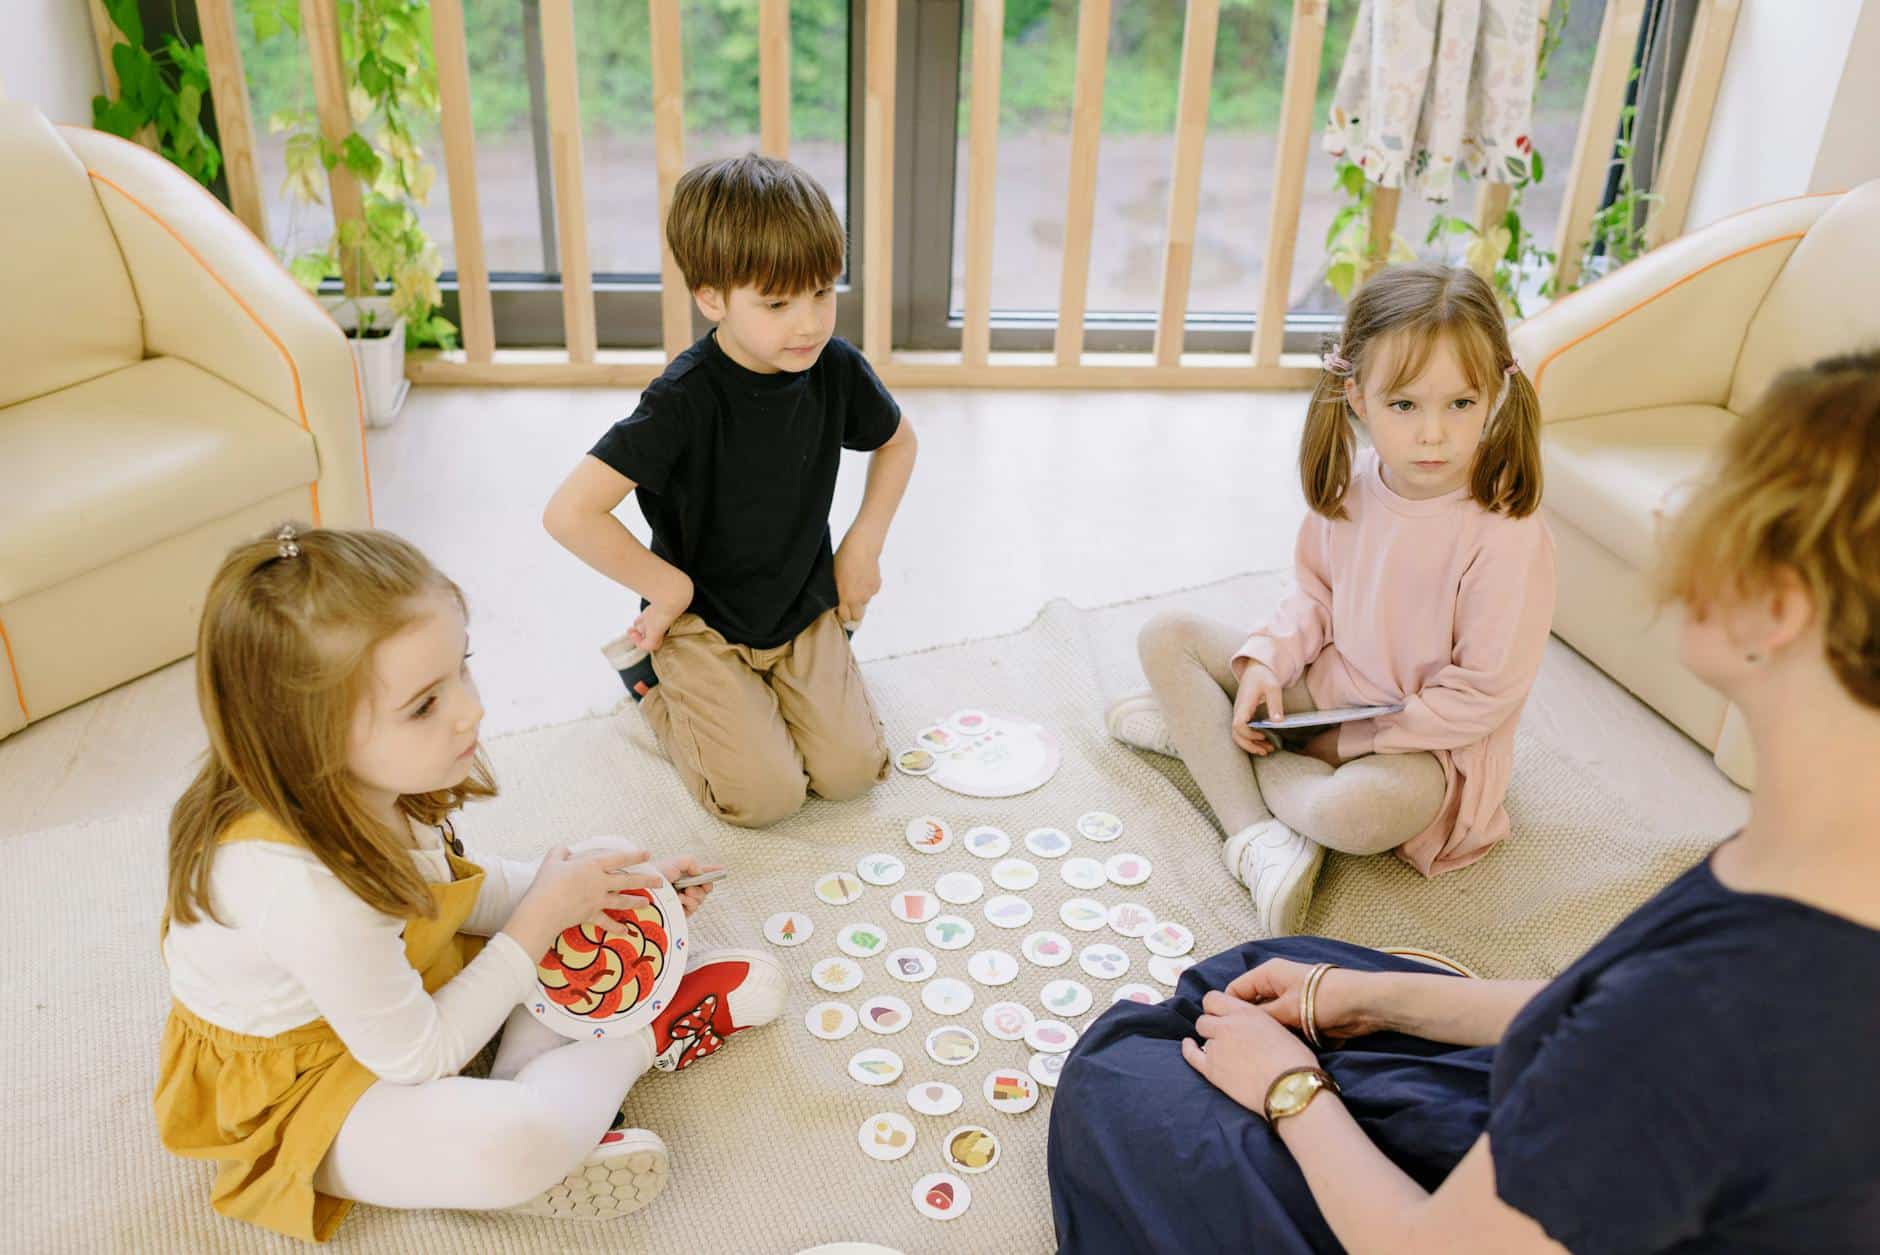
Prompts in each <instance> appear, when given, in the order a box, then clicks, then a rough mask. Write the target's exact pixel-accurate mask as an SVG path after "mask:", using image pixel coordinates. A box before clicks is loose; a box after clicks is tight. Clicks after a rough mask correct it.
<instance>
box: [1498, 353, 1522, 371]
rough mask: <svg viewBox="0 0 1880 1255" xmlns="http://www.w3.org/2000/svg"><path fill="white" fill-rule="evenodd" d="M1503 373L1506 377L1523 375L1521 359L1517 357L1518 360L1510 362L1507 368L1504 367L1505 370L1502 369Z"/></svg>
mask: <svg viewBox="0 0 1880 1255" xmlns="http://www.w3.org/2000/svg"><path fill="white" fill-rule="evenodd" d="M1501 373H1502V374H1504V375H1518V374H1520V373H1521V359H1520V358H1518V357H1517V358H1514V359H1513V360H1511V361H1510V362H1509V363H1508V364H1507V366H1505V367H1503V368H1502V372H1501Z"/></svg>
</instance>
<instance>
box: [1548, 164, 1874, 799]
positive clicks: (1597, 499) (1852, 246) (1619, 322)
mask: <svg viewBox="0 0 1880 1255" xmlns="http://www.w3.org/2000/svg"><path fill="white" fill-rule="evenodd" d="M1513 342H1514V349H1515V353H1516V355H1517V356H1518V357H1519V358H1520V359H1521V361H1522V363H1523V364H1524V365H1525V366H1526V368H1527V370H1528V373H1529V375H1530V376H1531V377H1532V378H1533V380H1534V385H1535V388H1536V389H1537V390H1538V391H1539V393H1540V399H1541V416H1542V420H1543V423H1544V424H1545V426H1544V428H1543V436H1542V442H1541V448H1542V452H1543V458H1544V462H1545V469H1546V476H1547V491H1546V502H1545V506H1544V509H1545V511H1546V516H1547V518H1548V521H1549V522H1550V523H1551V525H1552V527H1553V532H1554V540H1555V545H1556V548H1557V555H1556V556H1557V561H1558V567H1559V572H1560V598H1559V608H1558V609H1557V610H1556V611H1555V614H1554V631H1555V633H1557V634H1558V635H1559V636H1560V637H1561V638H1562V639H1564V640H1565V641H1566V642H1567V643H1568V644H1570V645H1572V646H1573V647H1574V648H1575V649H1577V650H1579V651H1580V653H1582V654H1584V655H1585V656H1586V657H1587V658H1589V659H1591V660H1592V662H1593V663H1594V664H1595V665H1597V666H1598V667H1599V668H1600V669H1602V670H1603V671H1605V672H1606V673H1607V674H1609V675H1611V676H1612V677H1613V678H1614V679H1616V680H1618V681H1619V682H1620V683H1621V684H1624V685H1625V686H1626V687H1627V688H1629V689H1631V690H1632V692H1633V693H1635V694H1637V695H1638V696H1639V697H1640V698H1641V699H1642V700H1643V701H1645V702H1646V703H1647V704H1648V705H1650V706H1651V707H1652V708H1653V709H1655V710H1657V711H1658V712H1659V713H1660V714H1662V715H1663V716H1664V717H1665V718H1667V719H1669V720H1670V721H1671V722H1672V723H1674V724H1676V725H1677V726H1678V727H1679V728H1682V729H1683V730H1684V731H1685V732H1686V733H1688V734H1689V735H1690V736H1691V737H1693V738H1695V739H1696V740H1697V741H1698V742H1699V743H1700V744H1701V745H1703V746H1704V747H1705V748H1706V749H1709V750H1711V751H1713V752H1714V753H1715V755H1716V759H1717V765H1718V766H1719V767H1721V768H1722V769H1723V771H1724V772H1725V773H1726V774H1727V775H1728V776H1729V777H1730V778H1731V779H1732V780H1735V781H1736V782H1737V783H1739V784H1741V785H1743V786H1744V787H1746V788H1747V787H1751V785H1752V784H1753V779H1754V763H1753V762H1752V761H1751V754H1750V745H1749V740H1748V737H1747V735H1746V733H1745V729H1744V727H1743V723H1742V717H1741V715H1739V714H1738V712H1737V711H1736V710H1735V709H1734V708H1732V707H1731V706H1730V705H1729V704H1728V703H1727V702H1725V701H1724V700H1723V699H1722V698H1721V697H1719V696H1717V694H1716V693H1715V692H1713V691H1712V690H1711V689H1708V688H1706V687H1705V686H1704V685H1703V684H1701V683H1700V682H1699V681H1698V680H1697V678H1696V677H1695V676H1693V675H1691V673H1690V672H1688V671H1687V670H1685V669H1684V667H1683V666H1682V665H1681V664H1680V663H1679V661H1678V640H1677V616H1676V615H1675V614H1666V615H1663V616H1657V615H1655V614H1654V612H1653V609H1652V602H1651V597H1650V593H1649V588H1648V583H1647V573H1648V570H1649V568H1650V566H1651V564H1652V562H1653V560H1654V557H1655V555H1656V551H1657V543H1656V529H1657V524H1656V522H1655V521H1654V516H1655V515H1656V514H1657V513H1658V512H1659V511H1660V510H1661V509H1665V508H1667V507H1669V508H1675V505H1676V496H1677V494H1678V493H1679V491H1680V490H1681V488H1682V486H1683V485H1685V484H1687V483H1688V482H1690V481H1692V480H1695V479H1697V478H1698V477H1700V476H1701V475H1702V474H1703V471H1704V468H1705V464H1706V462H1707V460H1708V459H1709V457H1710V455H1711V453H1712V451H1713V450H1714V449H1715V447H1716V445H1717V443H1718V441H1719V439H1720V438H1721V437H1722V435H1723V433H1724V432H1725V431H1726V430H1728V428H1729V426H1730V424H1731V423H1733V422H1735V421H1736V418H1737V416H1738V415H1739V414H1741V413H1743V412H1744V411H1745V410H1746V409H1748V408H1749V407H1750V406H1751V405H1753V404H1754V403H1755V402H1756V400H1757V398H1758V397H1759V396H1761V394H1762V393H1763V391H1764V389H1766V388H1767V387H1768V386H1769V384H1770V382H1771V381H1772V380H1773V379H1774V378H1775V377H1776V375H1778V374H1779V373H1781V372H1782V371H1783V370H1785V369H1788V368H1789V367H1792V366H1803V365H1807V364H1808V363H1810V362H1813V361H1815V360H1816V359H1817V358H1821V357H1825V356H1828V355H1829V354H1831V353H1836V352H1841V351H1845V350H1851V349H1858V348H1868V347H1872V346H1873V345H1875V344H1880V181H1875V182H1872V183H1867V184H1864V185H1862V186H1861V187H1858V188H1856V189H1854V190H1853V191H1850V192H1844V193H1839V194H1835V195H1830V196H1808V197H1800V198H1797V199H1794V200H1788V201H1780V202H1777V203H1775V204H1772V205H1765V206H1762V207H1761V208H1758V209H1752V210H1748V211H1747V212H1744V213H1741V214H1737V215H1736V216H1735V217H1731V218H1726V219H1724V220H1722V221H1721V222H1717V223H1714V224H1713V225H1711V226H1708V227H1705V228H1704V229H1702V230H1700V231H1697V232H1694V233H1692V234H1690V235H1687V236H1685V237H1683V238H1681V239H1679V240H1676V241H1673V242H1672V243H1669V244H1666V245H1665V246H1663V247H1662V248H1659V249H1657V250H1656V251H1654V252H1651V253H1648V254H1646V255H1645V256H1644V257H1641V258H1639V259H1638V260H1637V261H1634V262H1632V263H1631V264H1630V265H1628V266H1625V267H1623V268H1621V269H1620V270H1618V271H1615V272H1614V273H1613V274H1611V275H1610V276H1608V277H1606V278H1604V279H1602V280H1600V281H1599V282H1597V283H1594V284H1592V285H1591V286H1589V287H1587V288H1585V289H1583V290H1581V291H1580V292H1578V293H1576V294H1574V295H1572V296H1570V297H1568V298H1566V299H1565V300H1562V301H1560V302H1559V303H1557V304H1555V305H1554V306H1552V307H1551V308H1549V309H1547V310H1545V311H1544V312H1542V313H1541V314H1539V315H1537V316H1536V317H1534V318H1533V319H1531V320H1529V321H1528V322H1526V323H1524V324H1522V325H1521V326H1520V327H1518V328H1516V330H1515V332H1514V335H1513Z"/></svg>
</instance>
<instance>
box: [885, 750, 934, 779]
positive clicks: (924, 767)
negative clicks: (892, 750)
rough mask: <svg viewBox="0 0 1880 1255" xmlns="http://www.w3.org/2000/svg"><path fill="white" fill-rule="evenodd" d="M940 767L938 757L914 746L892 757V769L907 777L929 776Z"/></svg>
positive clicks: (931, 752) (929, 751)
mask: <svg viewBox="0 0 1880 1255" xmlns="http://www.w3.org/2000/svg"><path fill="white" fill-rule="evenodd" d="M939 765H940V756H939V755H938V754H935V753H934V752H933V751H932V750H929V749H922V748H921V747H920V746H918V745H916V746H914V747H913V748H911V749H904V750H902V751H901V752H900V753H899V754H896V755H895V756H894V769H895V770H896V771H899V772H901V773H903V774H904V775H909V776H931V775H932V774H933V769H934V768H935V767H938V766H939Z"/></svg>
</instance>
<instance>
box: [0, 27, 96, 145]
mask: <svg viewBox="0 0 1880 1255" xmlns="http://www.w3.org/2000/svg"><path fill="white" fill-rule="evenodd" d="M0 8H3V9H5V10H6V25H7V31H6V33H7V38H6V39H5V40H4V41H0V97H4V98H6V99H8V100H24V101H28V102H30V103H32V104H34V105H37V106H39V111H40V112H41V113H44V114H45V115H46V116H47V117H48V118H51V119H52V120H53V121H54V122H73V123H78V124H80V125H83V126H89V125H91V98H92V97H93V96H96V95H98V94H99V93H101V92H102V91H104V87H103V86H102V84H101V83H100V81H99V76H98V51H97V45H96V44H95V43H94V42H93V41H92V34H91V14H90V11H89V10H88V8H87V6H86V3H85V0H3V2H0Z"/></svg>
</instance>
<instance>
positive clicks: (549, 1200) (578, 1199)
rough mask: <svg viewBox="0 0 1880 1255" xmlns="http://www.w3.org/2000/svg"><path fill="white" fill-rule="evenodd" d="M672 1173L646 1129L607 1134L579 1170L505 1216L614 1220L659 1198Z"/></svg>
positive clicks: (668, 1161)
mask: <svg viewBox="0 0 1880 1255" xmlns="http://www.w3.org/2000/svg"><path fill="white" fill-rule="evenodd" d="M671 1173H672V1160H671V1158H670V1157H669V1156H668V1155H667V1153H666V1143H664V1142H662V1141H661V1140H660V1139H659V1134H657V1133H654V1132H652V1131H650V1130H648V1129H610V1130H608V1132H607V1135H606V1136H605V1137H603V1138H601V1140H600V1145H598V1146H596V1147H595V1148H594V1149H593V1150H591V1151H589V1152H588V1156H587V1158H586V1159H583V1160H582V1161H581V1165H580V1166H579V1167H578V1168H576V1169H575V1170H574V1171H573V1172H570V1173H569V1174H568V1175H567V1176H565V1177H563V1178H562V1179H561V1180H560V1181H558V1182H556V1183H555V1184H554V1185H551V1186H549V1187H548V1188H547V1189H546V1190H543V1191H542V1192H541V1193H540V1194H537V1195H536V1196H535V1197H534V1198H532V1199H530V1200H529V1201H528V1202H526V1203H524V1204H522V1205H521V1206H520V1207H512V1208H510V1211H511V1212H513V1213H514V1214H516V1215H519V1216H548V1217H551V1218H553V1219H555V1220H613V1219H615V1218H616V1217H619V1216H624V1215H627V1214H628V1213H629V1212H636V1211H638V1210H640V1208H642V1207H644V1206H646V1205H647V1204H648V1203H650V1202H652V1201H653V1200H654V1199H655V1198H657V1197H659V1192H660V1191H661V1190H663V1189H665V1188H666V1181H667V1179H668V1178H669V1177H670V1175H671Z"/></svg>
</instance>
